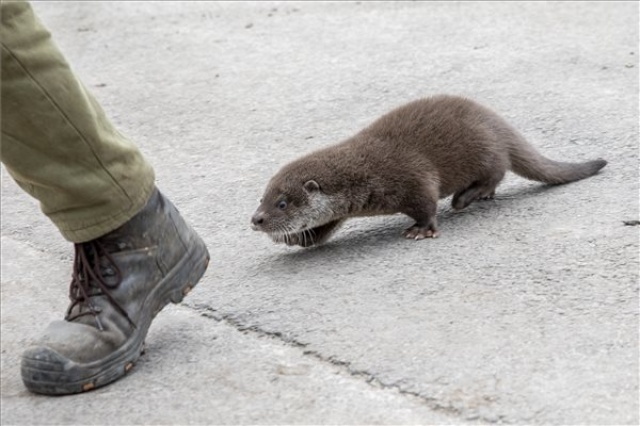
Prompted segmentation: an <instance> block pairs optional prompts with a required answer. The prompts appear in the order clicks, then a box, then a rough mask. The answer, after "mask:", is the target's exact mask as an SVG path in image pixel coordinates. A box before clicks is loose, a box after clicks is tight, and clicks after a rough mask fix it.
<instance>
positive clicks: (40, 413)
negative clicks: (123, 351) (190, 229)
mask: <svg viewBox="0 0 640 426" xmlns="http://www.w3.org/2000/svg"><path fill="white" fill-rule="evenodd" d="M34 8H35V9H36V11H37V12H38V13H39V14H40V16H41V18H42V19H43V21H44V22H45V23H46V24H47V25H48V26H49V28H50V29H51V30H52V32H53V33H54V37H55V39H56V40H57V42H58V44H59V45H60V47H61V48H62V50H63V51H64V52H65V54H66V56H67V58H68V59H69V61H70V62H71V63H72V64H73V66H74V68H75V69H76V71H77V72H78V74H79V75H80V77H81V78H82V79H83V81H84V82H85V83H86V85H87V86H88V87H89V88H90V89H91V90H92V91H93V92H94V93H95V95H96V96H97V98H98V99H99V100H100V101H101V103H102V104H103V106H104V108H105V109H106V110H107V112H108V114H109V115H110V116H111V118H112V119H113V121H114V122H115V123H116V124H117V125H118V127H119V128H120V130H121V131H122V132H123V133H125V134H127V135H129V136H130V137H131V138H132V139H133V140H135V141H136V143H137V144H138V145H139V146H140V148H141V149H142V151H143V152H144V153H145V155H147V157H148V158H149V159H150V161H151V162H152V163H153V164H154V166H155V168H156V173H157V178H158V185H159V186H160V188H161V189H162V190H163V191H164V192H165V193H166V194H167V195H168V196H169V197H170V198H171V199H172V200H173V201H174V202H175V204H176V205H177V206H178V207H179V208H180V210H181V212H182V213H183V214H184V215H185V216H186V217H187V218H188V219H189V220H190V222H191V223H192V224H193V225H194V227H195V228H196V229H197V230H198V231H199V232H200V233H201V235H202V236H203V237H204V238H205V240H206V242H207V244H208V245H209V248H210V252H211V255H212V262H211V267H210V269H209V271H208V272H207V274H206V275H205V278H204V279H203V280H202V281H201V283H200V285H199V286H198V287H197V288H196V290H194V291H193V292H192V293H191V295H190V297H189V298H187V299H185V302H184V303H183V304H182V305H179V306H176V307H171V308H168V309H167V310H165V311H163V313H162V314H160V315H159V316H158V318H157V320H156V322H154V324H153V326H152V329H151V332H150V334H149V336H148V339H147V353H146V354H145V355H144V356H143V358H142V360H141V362H140V363H139V364H138V365H137V366H136V368H135V369H134V372H133V373H132V374H131V375H130V376H128V377H127V378H125V379H123V380H121V381H118V382H116V383H114V384H113V385H111V386H108V387H106V388H103V389H99V390H97V391H94V392H90V393H87V394H84V395H80V396H72V397H64V398H47V397H40V396H34V395H31V394H29V393H28V392H27V391H26V390H25V389H24V387H23V386H22V384H21V382H20V377H19V357H20V354H21V352H22V350H23V349H24V348H25V347H26V345H27V344H28V343H29V342H30V341H31V340H32V339H34V338H35V337H36V336H37V335H38V333H39V332H40V331H41V330H42V329H43V328H44V327H45V326H46V324H47V323H48V322H49V321H51V320H53V319H58V318H60V317H61V316H62V315H63V313H64V309H65V307H66V292H67V287H66V286H67V285H68V281H69V275H70V267H71V255H72V251H71V250H72V248H71V247H70V246H69V244H67V243H66V242H65V241H63V240H62V238H61V237H60V236H59V235H58V233H57V231H56V229H55V228H54V227H53V226H52V225H51V224H50V223H49V222H48V221H47V219H46V218H45V217H43V216H42V215H41V214H40V212H39V210H38V206H37V203H36V202H35V201H34V200H32V199H29V198H28V197H27V196H26V195H25V194H24V193H22V192H21V191H20V189H19V188H18V187H17V185H15V183H13V181H11V180H10V178H9V177H8V174H7V173H6V170H4V168H3V170H2V287H1V288H2V354H1V385H0V390H1V417H2V423H3V424H447V423H454V424H469V423H512V424H543V423H544V424H594V425H595V424H630V425H632V424H638V423H639V422H640V419H639V415H638V359H639V354H638V325H639V323H638V245H639V244H638V243H639V234H638V227H637V226H635V227H634V226H626V225H625V224H624V223H623V221H628V220H637V219H638V218H639V212H638V208H639V183H638V119H639V117H638V101H639V97H638V59H637V58H638V55H639V54H640V51H639V47H638V4H637V3H606V2H600V3H593V2H591V3H586V2H584V3H580V2H571V3H543V4H538V3H520V2H516V3H506V2H505V3H422V2H393V3H377V2H375V3H368V2H362V3H360V2H358V3H321V2H320V3H306V2H300V3H272V2H260V3H221V2H216V3H213V2H212V3H206V2H201V3H187V2H181V3H166V2H163V3H145V2H136V3H133V2H132V3H115V2H114V3H109V2H104V3H89V2H87V3H80V2H77V3H53V2H43V3H36V4H35V5H34ZM437 93H453V94H461V95H465V96H469V97H472V98H474V99H476V100H478V101H480V102H482V103H484V104H487V105H489V106H491V107H493V108H494V109H495V110H497V111H499V112H500V113H502V114H503V115H504V116H505V117H507V118H508V119H509V120H510V121H511V122H512V123H513V124H514V125H515V126H516V127H518V128H519V129H520V130H521V131H522V132H523V133H524V134H525V135H526V136H527V137H528V138H529V139H530V140H531V142H532V143H534V144H535V145H536V146H537V147H539V148H540V150H541V151H543V152H544V153H545V154H547V155H548V156H550V157H552V158H556V159H561V160H567V161H570V160H586V159H591V158H597V157H603V158H605V159H607V160H608V161H609V165H608V166H607V167H606V168H605V169H604V170H603V171H602V173H600V174H599V175H597V176H595V177H593V178H590V179H587V180H584V181H581V182H577V183H573V184H569V185H565V186H560V187H553V188H547V187H543V186H541V185H540V184H537V183H534V182H528V181H525V180H523V179H520V178H518V177H515V176H514V175H509V176H508V178H507V180H506V181H505V182H504V183H503V184H502V185H501V186H500V187H499V189H498V197H497V200H495V201H493V202H487V203H481V204H477V205H474V206H472V207H470V208H469V209H468V210H466V211H464V212H461V213H453V212H452V211H450V209H449V208H448V205H447V201H443V202H442V203H441V209H440V227H441V232H442V236H441V238H439V239H437V240H433V241H422V242H413V241H406V240H404V239H402V238H400V233H401V230H402V229H403V228H404V227H406V226H407V225H408V224H410V222H411V221H410V220H409V219H408V218H406V217H403V216H390V217H378V218H363V219H358V220H353V221H351V222H348V224H347V226H345V227H344V229H342V230H341V231H339V232H338V233H337V234H336V236H335V237H334V238H333V239H332V240H331V241H330V242H329V243H328V244H327V245H325V246H323V247H319V248H316V249H307V250H305V249H299V248H287V247H283V246H276V245H274V244H272V243H271V241H270V240H269V239H268V238H267V237H266V236H264V235H260V234H257V233H255V232H253V231H251V229H250V228H249V226H248V224H249V218H250V216H251V214H252V212H253V210H254V209H255V207H256V206H257V199H258V198H259V197H260V195H261V192H262V190H263V188H264V186H265V184H266V181H267V180H268V178H269V177H270V176H271V175H272V174H273V173H274V172H275V171H276V170H277V169H278V168H279V167H280V166H281V165H282V164H284V163H285V162H287V161H289V160H291V159H293V158H295V157H297V156H299V155H301V154H302V153H306V152H309V151H310V150H312V149H315V148H318V147H322V146H326V145H328V144H330V143H334V142H337V141H339V140H341V139H344V138H346V137H347V136H350V135H351V134H353V133H355V132H356V131H357V130H359V129H360V128H361V127H362V126H364V125H366V124H368V123H369V122H371V121H372V120H373V119H375V118H377V117H378V116H379V115H381V114H382V113H384V112H387V111H388V110H390V109H391V108H393V107H395V106H398V105H400V104H402V103H404V102H407V101H409V100H412V99H415V98H418V97H422V96H428V95H432V94H437Z"/></svg>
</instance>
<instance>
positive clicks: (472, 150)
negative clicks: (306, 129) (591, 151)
mask: <svg viewBox="0 0 640 426" xmlns="http://www.w3.org/2000/svg"><path fill="white" fill-rule="evenodd" d="M606 164H607V162H606V161H605V160H602V159H597V160H593V161H587V162H583V163H567V162H559V161H554V160H551V159H548V158H546V157H544V156H542V155H541V154H540V153H538V151H536V149H535V148H534V147H533V146H532V145H531V144H529V143H528V142H527V141H526V140H525V138H524V137H523V136H522V135H520V134H519V133H518V131H517V130H515V129H514V128H513V127H512V126H511V125H510V124H508V123H507V122H506V121H505V120H504V119H502V118H501V117H500V116H498V115H497V114H496V113H495V112H493V111H491V110H490V109H488V108H487V107H485V106H483V105H480V104H478V103H476V102H475V101H472V100H470V99H467V98H463V97H458V96H450V95H439V96H433V97H429V98H423V99H419V100H416V101H413V102H410V103H408V104H406V105H404V106H400V107H399V108H396V109H394V110H393V111H391V112H389V113H387V114H385V115H383V116H382V117H380V118H379V119H377V120H376V121H374V122H373V123H372V124H371V125H369V126H368V127H366V128H365V129H363V130H361V131H360V132H359V133H357V134H356V135H354V136H352V137H350V138H348V139H346V140H344V141H343V142H341V143H338V144H337V145H332V146H329V147H327V148H324V149H320V150H318V151H315V152H312V153H310V154H308V155H305V156H303V157H301V158H299V159H297V160H295V161H293V162H291V163H289V164H286V165H285V166H284V167H282V168H281V169H280V170H279V171H278V172H277V173H276V174H275V175H274V176H273V177H272V178H271V180H270V181H269V183H268V185H267V187H266V190H265V192H264V195H263V197H262V200H261V201H260V205H259V207H258V208H257V210H256V212H255V214H254V215H253V216H252V218H251V225H252V228H253V229H254V230H257V231H263V232H266V233H267V234H268V235H269V236H270V237H271V238H272V239H273V241H274V242H276V243H286V244H288V245H300V246H302V247H309V246H313V245H318V244H321V243H323V242H325V241H326V240H327V239H328V238H329V237H330V236H331V235H332V234H333V233H334V232H335V231H336V230H337V229H338V228H339V226H340V225H341V224H342V223H343V222H344V221H345V220H346V219H348V218H351V217H358V216H374V215H386V214H395V213H404V214H405V215H407V216H409V217H411V218H413V219H414V220H415V224H414V225H412V226H411V227H409V228H407V229H406V230H404V233H403V234H404V236H405V237H406V238H410V239H414V240H421V239H424V238H436V237H437V236H438V229H437V223H436V207H437V202H438V200H439V199H441V198H445V197H447V196H449V195H453V198H452V201H451V205H452V207H453V208H454V209H456V210H460V209H463V208H465V207H467V206H468V205H469V204H471V203H472V202H473V201H475V200H481V199H490V198H493V196H494V194H495V190H496V187H497V186H498V184H499V183H500V181H502V179H503V178H504V175H505V173H506V172H507V170H512V171H513V172H515V173H516V174H518V175H520V176H522V177H524V178H527V179H530V180H534V181H539V182H543V183H546V184H553V185H556V184H563V183H567V182H573V181H576V180H580V179H584V178H586V177H589V176H591V175H593V174H595V173H597V172H598V170H600V169H601V168H603V167H604V166H605V165H606Z"/></svg>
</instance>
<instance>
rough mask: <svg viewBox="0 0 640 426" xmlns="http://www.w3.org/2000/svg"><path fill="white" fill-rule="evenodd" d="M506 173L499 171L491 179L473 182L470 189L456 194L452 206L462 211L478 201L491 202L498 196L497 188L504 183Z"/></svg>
mask: <svg viewBox="0 0 640 426" xmlns="http://www.w3.org/2000/svg"><path fill="white" fill-rule="evenodd" d="M504 174H505V171H504V170H502V171H499V172H496V173H494V174H493V175H491V176H490V177H489V178H486V179H480V180H477V181H475V182H473V183H472V184H471V185H470V186H469V187H467V188H465V189H463V190H461V191H458V192H456V193H455V194H454V195H453V199H452V200H451V206H452V207H453V208H454V209H456V210H462V209H464V208H465V207H468V206H469V204H471V203H473V202H474V201H476V200H490V199H492V198H493V197H494V196H495V194H496V187H497V186H498V184H499V183H500V182H501V181H502V178H503V177H504Z"/></svg>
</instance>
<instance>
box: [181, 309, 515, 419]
mask: <svg viewBox="0 0 640 426" xmlns="http://www.w3.org/2000/svg"><path fill="white" fill-rule="evenodd" d="M182 305H183V306H186V307H187V308H190V309H193V310H194V311H196V312H197V313H198V314H200V315H201V316H203V317H205V318H211V319H213V320H215V321H218V322H224V323H226V324H229V325H230V326H232V327H233V328H235V329H236V330H238V331H241V332H252V333H256V334H257V335H259V336H261V337H268V338H272V339H276V340H278V341H280V342H283V343H285V344H287V345H289V346H292V347H295V348H301V349H303V351H302V354H303V355H304V356H309V357H312V358H315V359H317V360H319V361H321V362H323V363H328V364H331V365H333V366H335V367H337V368H339V369H340V370H342V371H345V372H346V373H347V374H349V375H350V376H352V377H355V378H359V379H362V380H364V381H365V382H366V383H368V384H369V385H371V386H373V387H376V388H378V389H386V390H394V391H396V392H398V393H400V394H401V395H405V396H409V397H412V398H416V399H418V400H419V401H421V402H422V403H423V404H425V405H426V406H427V407H429V408H430V409H432V410H433V411H437V412H440V413H444V414H447V415H450V416H453V417H463V418H464V419H465V420H468V421H479V422H483V423H488V424H508V423H510V421H508V420H507V418H506V416H503V415H498V416H497V417H496V418H486V417H482V416H480V415H476V414H469V413H465V412H464V411H463V410H462V409H460V408H456V407H453V406H451V405H444V404H442V403H441V402H440V401H439V400H438V399H437V398H433V397H430V396H426V395H423V394H421V393H420V392H416V391H411V390H408V389H404V388H402V387H401V385H399V384H397V383H386V382H384V381H383V380H381V379H379V378H378V377H376V375H375V374H373V373H371V372H369V371H367V370H363V369H356V368H354V367H352V365H351V362H349V361H345V360H341V359H338V358H336V357H334V356H329V357H327V356H325V355H323V354H321V353H320V352H318V351H316V350H311V349H304V348H306V347H308V346H309V344H307V343H303V342H300V341H298V340H296V339H295V338H293V337H291V336H287V335H286V334H284V333H281V332H279V331H275V332H274V331H268V330H264V329H262V328H260V327H258V326H257V325H246V324H243V323H242V321H240V320H239V319H238V318H236V317H234V316H233V315H230V314H222V313H220V312H219V311H218V310H217V309H214V308H212V307H210V306H208V305H205V304H191V303H184V302H183V303H182Z"/></svg>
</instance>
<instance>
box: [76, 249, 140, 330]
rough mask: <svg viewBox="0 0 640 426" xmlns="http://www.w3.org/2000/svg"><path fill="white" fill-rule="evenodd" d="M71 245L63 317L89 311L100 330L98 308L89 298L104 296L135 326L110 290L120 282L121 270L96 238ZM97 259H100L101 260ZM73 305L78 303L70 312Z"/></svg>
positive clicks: (79, 315) (78, 315)
mask: <svg viewBox="0 0 640 426" xmlns="http://www.w3.org/2000/svg"><path fill="white" fill-rule="evenodd" d="M74 248H75V259H74V262H73V275H72V280H71V286H70V288H69V298H70V299H71V304H70V305H69V308H68V309H67V314H66V315H65V320H67V321H73V320H74V319H76V318H79V317H82V316H85V315H93V318H94V320H95V323H96V326H97V328H98V329H99V330H100V331H104V327H103V325H102V322H101V321H100V316H99V314H100V312H102V310H101V309H100V308H99V307H98V306H96V305H95V303H94V302H93V300H92V298H94V297H96V296H106V297H107V299H108V300H109V303H111V305H112V306H113V307H114V308H115V309H116V311H118V312H119V313H120V314H121V315H123V316H124V317H125V318H126V319H127V321H128V322H129V324H131V326H132V327H134V328H135V326H136V325H135V324H134V322H133V321H132V320H131V318H130V317H129V315H128V314H127V311H125V310H124V308H123V307H122V306H120V304H119V303H118V302H117V301H116V300H115V299H114V298H113V296H112V295H111V292H110V291H111V290H114V289H116V288H117V287H118V286H119V285H120V283H121V282H122V272H121V271H120V268H118V265H117V264H116V263H115V261H114V260H113V257H111V255H110V254H109V252H108V251H107V250H105V248H104V246H103V245H102V244H100V242H99V241H97V240H93V241H89V242H86V243H77V244H74ZM101 259H104V262H101V261H100V260H101ZM105 263H106V264H105ZM111 276H115V279H113V280H112V279H108V278H109V277H111ZM109 281H110V282H109ZM76 306H79V309H78V310H77V312H76V313H74V314H72V311H73V309H74V308H75V307H76Z"/></svg>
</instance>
